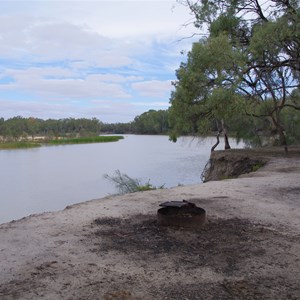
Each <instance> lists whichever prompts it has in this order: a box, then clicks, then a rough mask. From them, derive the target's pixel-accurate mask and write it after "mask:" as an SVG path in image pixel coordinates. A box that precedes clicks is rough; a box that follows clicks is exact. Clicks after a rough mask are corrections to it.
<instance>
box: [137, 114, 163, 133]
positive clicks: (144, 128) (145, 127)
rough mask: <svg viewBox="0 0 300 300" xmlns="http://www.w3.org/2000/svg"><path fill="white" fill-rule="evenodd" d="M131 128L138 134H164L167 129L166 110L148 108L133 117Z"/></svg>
mask: <svg viewBox="0 0 300 300" xmlns="http://www.w3.org/2000/svg"><path fill="white" fill-rule="evenodd" d="M132 128H133V132H134V133H138V134H165V133H167V132H168V130H169V123H168V111H166V110H158V111H156V110H149V111H147V112H145V113H143V114H141V115H140V116H137V117H136V118H135V119H134V121H133V123H132Z"/></svg>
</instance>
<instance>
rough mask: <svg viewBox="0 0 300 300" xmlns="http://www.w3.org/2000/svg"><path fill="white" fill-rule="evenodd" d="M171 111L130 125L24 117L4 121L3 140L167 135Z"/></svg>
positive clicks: (148, 114)
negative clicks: (106, 135) (107, 135)
mask: <svg viewBox="0 0 300 300" xmlns="http://www.w3.org/2000/svg"><path fill="white" fill-rule="evenodd" d="M168 130H169V125H168V111H164V110H159V111H155V110H150V111H148V112H145V113H143V114H141V115H140V116H137V117H136V118H135V119H134V121H132V122H129V123H103V122H101V121H100V120H98V119H96V118H93V119H86V118H80V119H75V118H65V119H58V120H56V119H48V120H43V119H39V118H32V117H30V118H24V117H21V116H17V117H13V118H10V119H7V120H5V119H4V118H0V137H1V138H2V139H4V140H18V139H34V138H36V137H43V138H46V139H53V138H57V137H85V136H95V135H99V134H103V133H113V134H126V133H132V134H167V133H168Z"/></svg>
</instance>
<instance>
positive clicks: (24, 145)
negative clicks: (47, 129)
mask: <svg viewBox="0 0 300 300" xmlns="http://www.w3.org/2000/svg"><path fill="white" fill-rule="evenodd" d="M40 146H41V144H40V143H34V142H5V143H0V150H13V149H28V148H36V147H40Z"/></svg>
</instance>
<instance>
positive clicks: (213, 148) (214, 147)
mask: <svg viewBox="0 0 300 300" xmlns="http://www.w3.org/2000/svg"><path fill="white" fill-rule="evenodd" d="M221 132H222V130H219V131H218V134H217V142H216V143H215V144H214V145H213V146H212V147H211V150H210V152H213V151H214V150H215V149H216V147H217V146H218V145H219V143H220V134H221Z"/></svg>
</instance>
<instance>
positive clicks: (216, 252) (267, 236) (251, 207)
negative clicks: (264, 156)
mask: <svg viewBox="0 0 300 300" xmlns="http://www.w3.org/2000/svg"><path fill="white" fill-rule="evenodd" d="M299 183H300V160H299V158H289V159H288V158H286V159H282V158H277V159H275V160H272V161H271V162H270V163H268V165H266V166H265V167H263V168H262V169H260V170H259V171H257V172H255V173H252V174H250V175H247V176H242V177H240V178H238V179H231V180H223V181H218V182H216V181H215V182H208V183H205V184H200V185H193V186H184V187H176V188H173V189H166V190H157V191H150V192H143V193H135V194H129V195H123V196H111V197H107V198H104V199H98V200H92V201H88V202H85V203H82V204H78V205H74V206H71V207H68V208H66V209H65V210H63V211H59V212H53V213H44V214H40V215H33V216H29V217H27V218H24V219H21V220H19V221H16V222H10V223H7V224H3V225H1V226H0V262H1V269H0V299H1V300H2V299H3V300H4V299H5V300H8V299H70V300H71V299H72V300H73V299H74V300H75V299H104V300H107V299H143V300H147V299H180V300H181V299H182V300H183V299H300V285H299V282H300V235H299V233H300V199H299V198H300V197H299V196H300V184H299ZM183 199H185V200H190V201H192V202H194V203H196V204H197V205H198V206H201V207H203V208H204V209H205V210H206V212H207V223H206V225H205V226H204V227H203V228H201V229H198V230H187V229H178V228H167V227H160V226H159V225H158V224H157V222H156V212H157V209H158V206H159V203H161V202H164V201H169V200H183Z"/></svg>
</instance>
